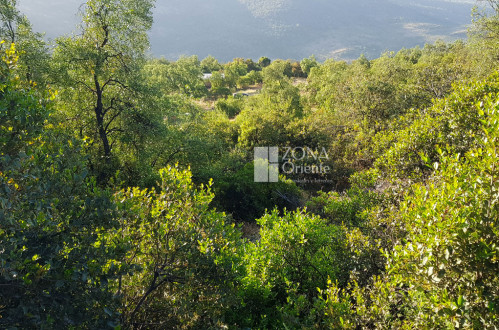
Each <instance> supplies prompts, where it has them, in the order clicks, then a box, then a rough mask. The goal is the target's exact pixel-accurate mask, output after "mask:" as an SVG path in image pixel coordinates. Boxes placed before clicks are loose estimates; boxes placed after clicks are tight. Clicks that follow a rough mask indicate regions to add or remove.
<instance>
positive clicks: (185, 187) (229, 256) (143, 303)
mask: <svg viewBox="0 0 499 330" xmlns="http://www.w3.org/2000/svg"><path fill="white" fill-rule="evenodd" d="M190 176H191V175H190V172H188V171H181V170H179V169H177V168H174V167H169V168H167V169H163V170H161V180H162V181H161V186H160V188H159V189H158V190H155V189H153V190H140V189H138V188H129V189H126V190H122V191H120V192H118V193H117V194H116V195H115V200H116V202H117V203H118V214H119V219H120V227H119V229H118V230H116V231H115V233H112V232H111V233H110V235H109V237H108V238H109V239H110V240H112V241H118V242H120V244H122V245H124V246H129V247H130V248H129V249H128V253H127V255H126V258H125V259H124V260H125V262H126V263H127V264H129V265H130V266H132V265H138V266H139V267H140V270H137V271H136V272H134V273H133V274H131V275H130V276H124V277H123V278H122V279H121V280H120V281H119V282H117V283H115V284H116V289H117V290H119V291H118V292H120V295H122V297H123V301H124V305H123V306H124V309H123V311H122V312H123V319H124V325H125V326H127V327H157V328H176V327H180V326H188V327H220V326H222V325H223V324H224V323H223V322H224V320H223V319H222V316H223V312H224V311H225V309H224V308H225V306H227V305H232V304H234V303H235V302H236V301H237V297H236V296H235V292H234V290H233V289H234V287H233V284H232V283H233V280H234V276H235V274H236V273H237V270H236V269H234V268H233V267H237V264H238V263H239V261H238V256H237V255H238V253H237V251H238V249H239V247H238V246H239V243H238V242H239V239H240V238H239V237H240V234H239V232H238V231H237V230H236V229H235V228H234V225H229V224H228V223H227V217H226V216H225V214H223V213H218V212H216V211H214V210H213V209H210V207H209V205H210V202H211V200H212V199H213V194H212V193H211V191H210V187H209V186H207V187H201V188H200V189H196V188H195V187H194V186H193V183H192V181H191V177H190Z"/></svg>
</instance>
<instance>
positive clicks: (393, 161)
mask: <svg viewBox="0 0 499 330" xmlns="http://www.w3.org/2000/svg"><path fill="white" fill-rule="evenodd" d="M498 83H499V75H498V74H494V75H492V76H491V77H490V78H489V79H487V80H485V81H482V82H474V83H471V84H461V85H457V86H456V87H455V92H454V93H452V94H451V95H450V96H449V97H447V98H446V99H443V100H440V101H436V102H435V104H434V106H433V107H431V108H429V109H427V110H426V111H424V112H416V111H413V112H411V113H409V114H408V115H407V116H404V117H401V118H400V119H399V120H397V121H395V122H394V123H393V125H392V127H391V130H390V131H386V132H383V133H381V134H379V135H378V136H376V138H375V143H376V148H375V152H377V153H379V154H380V156H379V158H378V160H377V161H376V163H375V166H376V167H377V168H378V169H379V170H381V171H383V173H386V174H387V177H391V178H398V179H402V178H412V179H417V178H421V176H422V175H425V174H426V175H427V174H428V173H431V171H432V169H431V168H428V167H427V164H428V163H430V164H433V163H434V162H438V161H439V159H440V155H439V154H438V152H437V149H436V148H435V147H436V146H439V147H440V148H445V149H446V150H447V151H448V152H449V153H455V154H465V153H466V152H467V151H468V150H470V149H471V148H473V147H475V146H476V143H477V141H478V140H477V139H478V138H479V137H480V136H482V135H483V132H482V131H481V130H480V126H481V125H482V120H483V119H482V118H481V116H480V113H481V112H483V107H484V104H487V102H488V101H489V100H491V99H495V98H496V97H497V94H498V93H499V84H498Z"/></svg>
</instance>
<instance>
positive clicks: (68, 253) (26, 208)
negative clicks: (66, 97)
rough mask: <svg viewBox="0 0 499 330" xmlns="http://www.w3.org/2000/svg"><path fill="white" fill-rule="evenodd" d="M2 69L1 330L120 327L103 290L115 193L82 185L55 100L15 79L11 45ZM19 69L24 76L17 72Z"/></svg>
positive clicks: (112, 269) (113, 255)
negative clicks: (107, 234)
mask: <svg viewBox="0 0 499 330" xmlns="http://www.w3.org/2000/svg"><path fill="white" fill-rule="evenodd" d="M4 54H5V55H2V61H1V62H0V169H1V171H0V246H1V247H2V249H1V252H0V265H1V266H0V287H1V288H2V290H0V315H1V318H0V327H2V328H8V329H10V328H70V327H79V328H105V327H114V326H117V325H118V323H117V321H118V313H117V309H118V306H119V301H118V300H117V299H115V297H114V295H113V292H111V290H110V289H109V286H108V283H109V282H111V281H112V280H113V279H116V278H117V275H118V273H119V272H120V269H119V267H116V265H117V264H118V262H116V260H119V259H120V258H121V256H122V254H121V253H120V251H118V250H116V249H115V247H114V246H113V245H112V244H103V241H102V240H101V239H102V237H103V236H102V235H103V233H105V232H106V231H107V230H110V229H112V228H114V227H115V226H116V225H117V222H115V221H114V217H113V209H114V207H113V203H112V201H111V198H110V197H111V196H110V194H109V193H107V192H106V191H102V190H100V189H98V188H97V187H96V186H95V181H92V180H91V179H89V178H88V170H87V169H86V166H85V158H84V156H83V150H82V145H81V141H78V140H75V139H73V138H71V137H70V136H68V135H66V134H64V132H63V131H62V130H61V128H60V125H59V123H57V122H55V121H54V119H53V118H54V117H53V116H51V115H52V114H53V113H54V110H53V102H52V101H53V98H54V94H53V93H49V92H47V91H45V92H40V91H39V90H37V88H35V87H34V86H33V84H32V83H30V82H27V81H25V80H23V79H20V76H19V71H17V67H16V62H17V56H16V53H15V50H14V47H13V46H12V48H10V49H8V50H7V51H6V52H5V53H4ZM21 72H22V71H21Z"/></svg>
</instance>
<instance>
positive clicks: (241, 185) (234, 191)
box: [214, 162, 301, 221]
mask: <svg viewBox="0 0 499 330" xmlns="http://www.w3.org/2000/svg"><path fill="white" fill-rule="evenodd" d="M215 193H216V198H215V200H214V206H216V207H218V208H221V209H222V210H224V211H226V212H228V213H230V214H232V216H233V217H234V218H235V219H236V220H244V221H253V220H254V219H257V218H259V217H261V216H262V215H263V214H265V212H266V211H267V210H271V209H273V208H278V209H279V210H283V209H285V208H287V209H296V208H297V207H299V206H300V205H301V192H300V189H298V187H297V186H296V184H295V183H294V182H293V181H291V180H288V179H286V178H285V177H284V176H280V177H279V182H276V183H258V182H255V176H254V167H253V164H252V162H246V165H244V166H243V167H242V168H240V169H236V170H235V171H231V172H230V173H227V171H225V173H224V175H223V176H222V177H220V179H219V180H218V181H217V182H216V183H215Z"/></svg>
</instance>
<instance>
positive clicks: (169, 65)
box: [144, 56, 207, 97]
mask: <svg viewBox="0 0 499 330" xmlns="http://www.w3.org/2000/svg"><path fill="white" fill-rule="evenodd" d="M202 68H203V66H202V64H200V62H199V60H198V58H197V56H191V57H180V58H179V59H178V60H177V61H175V62H168V61H166V60H164V59H161V60H152V61H149V63H148V64H147V65H145V66H144V71H145V74H146V75H147V76H149V77H150V78H149V79H150V81H151V83H153V84H155V85H156V86H158V88H159V89H160V90H161V91H162V92H163V93H165V94H170V93H181V94H185V95H189V96H193V97H202V96H205V95H206V94H207V89H206V87H205V85H204V82H203V80H202V79H201V76H202V72H203V69H202Z"/></svg>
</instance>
